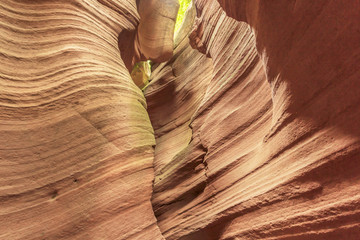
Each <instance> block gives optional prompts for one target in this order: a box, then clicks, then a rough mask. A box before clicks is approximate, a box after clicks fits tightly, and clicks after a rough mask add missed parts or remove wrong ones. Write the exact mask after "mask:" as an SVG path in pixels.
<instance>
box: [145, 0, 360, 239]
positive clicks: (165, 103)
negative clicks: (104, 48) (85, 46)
mask: <svg viewBox="0 0 360 240" xmlns="http://www.w3.org/2000/svg"><path fill="white" fill-rule="evenodd" d="M219 2H220V3H221V4H222V6H223V7H224V8H225V10H226V11H227V13H228V14H229V15H230V16H231V17H234V18H236V19H237V20H242V21H246V22H248V23H250V25H248V24H247V23H240V22H236V21H235V20H232V19H230V18H229V17H228V16H226V14H225V13H224V12H223V11H222V10H221V8H220V5H219V4H218V3H217V1H205V0H196V1H195V4H196V8H197V15H198V17H197V19H196V20H195V25H194V29H193V32H192V33H191V34H190V39H191V41H190V44H191V45H192V46H193V47H194V48H196V49H197V50H198V51H200V52H201V53H203V54H204V55H206V56H207V57H209V59H211V62H212V65H213V66H212V67H210V66H209V67H207V68H206V69H203V70H201V71H202V74H201V75H200V76H194V75H197V74H194V73H197V72H198V71H199V68H205V62H207V61H209V59H203V58H195V57H193V56H192V55H190V56H189V57H186V56H185V55H182V57H178V58H177V57H176V56H175V60H172V61H170V62H169V63H168V64H165V65H164V66H163V67H162V68H163V69H162V71H157V70H156V71H155V72H154V73H153V77H154V79H158V78H160V79H161V80H162V81H163V82H166V83H167V84H168V85H171V89H175V90H172V91H171V92H172V94H169V96H168V97H164V96H163V92H165V90H164V88H163V87H162V86H164V84H162V85H161V86H156V84H155V85H153V86H152V88H151V93H150V92H146V94H145V96H146V97H147V99H148V102H149V115H150V119H151V121H152V124H153V126H154V130H155V136H156V139H157V146H156V149H155V171H156V178H155V184H154V196H153V205H154V211H155V214H156V216H157V219H158V225H159V227H160V229H161V231H162V232H163V235H164V236H165V237H166V239H182V240H185V239H194V240H195V239H214V240H215V239H249V240H253V239H354V240H355V239H358V237H359V236H360V232H359V229H360V228H359V227H360V225H359V224H360V212H359V206H360V205H359V203H360V202H359V200H360V198H359V197H360V196H359V190H360V187H359V186H360V185H359V183H360V182H359V180H360V176H359V172H360V171H359V170H360V167H359V166H360V165H359V136H360V135H359V133H360V132H359V129H360V128H359V123H360V112H359V111H360V109H359V108H358V106H359V100H360V89H359V82H358V81H359V75H360V74H359V67H358V66H359V63H360V62H359V43H360V41H359V40H360V37H359V31H358V30H357V28H358V23H356V21H357V20H356V19H359V12H358V9H359V2H358V1H350V2H349V3H348V4H345V5H344V2H342V1H277V2H276V3H274V2H273V1H219ZM176 51H178V49H176V50H175V52H176ZM182 58H183V59H182ZM181 62H182V64H183V65H186V66H187V69H192V70H191V72H187V71H179V73H178V74H171V72H170V67H171V68H172V69H173V70H175V71H176V70H177V66H179V65H181ZM174 63H176V64H174ZM166 68H169V69H168V70H167V71H164V69H166ZM190 73H191V74H190ZM194 81H196V83H197V84H202V87H201V88H200V90H199V91H201V92H204V93H203V94H199V91H196V92H194V91H195V87H193V88H191V89H187V88H185V87H182V86H183V85H185V84H186V85H187V86H188V85H189V86H193V85H194V84H195V83H194ZM205 82H206V83H205ZM170 83H171V84H170ZM168 87H169V86H168ZM156 88H158V90H156ZM204 88H205V90H204ZM166 92H170V91H166ZM184 96H192V97H194V98H195V97H196V98H197V99H198V100H197V104H196V105H193V106H192V107H191V108H190V106H191V104H189V102H188V101H189V99H188V98H185V97H184ZM169 99H171V100H169ZM159 104H160V105H161V106H162V107H159V106H158V105H159ZM164 109H165V110H164ZM164 119H166V120H164ZM185 119H186V120H189V123H187V122H186V123H184V124H183V122H185ZM188 126H189V127H190V128H191V130H192V133H191V137H190V131H189V129H188ZM182 129H184V130H182ZM185 132H186V133H187V134H185Z"/></svg>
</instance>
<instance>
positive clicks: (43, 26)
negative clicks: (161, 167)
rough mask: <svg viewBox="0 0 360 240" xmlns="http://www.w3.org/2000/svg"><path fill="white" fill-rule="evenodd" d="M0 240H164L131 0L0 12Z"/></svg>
mask: <svg viewBox="0 0 360 240" xmlns="http://www.w3.org/2000/svg"><path fill="white" fill-rule="evenodd" d="M0 16H1V23H0V42H1V43H0V53H1V54H0V61H1V65H0V85H1V87H0V146H1V147H0V222H1V226H0V239H3V240H15V239H21V240H24V239H81V240H83V239H94V240H97V239H139V240H144V239H163V238H162V235H161V233H160V231H159V229H158V227H157V224H156V219H155V216H154V214H153V211H152V206H151V202H150V198H151V194H152V181H153V168H152V167H153V148H152V145H155V139H154V134H153V129H152V126H151V124H150V121H149V118H148V115H147V113H146V110H145V108H146V102H145V99H144V97H143V94H142V92H141V90H140V89H139V88H138V87H137V86H135V84H134V83H133V82H132V80H131V78H130V74H129V72H128V71H127V69H126V68H125V65H124V63H123V61H122V59H121V58H120V53H119V49H118V35H119V34H120V32H122V31H125V30H124V29H126V30H132V29H135V28H136V26H137V24H138V20H139V17H138V13H137V8H136V3H135V1H92V0H89V1H62V0H61V1H10V0H4V1H1V3H0Z"/></svg>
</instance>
